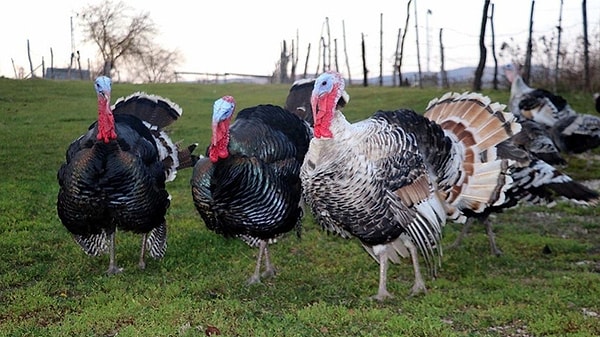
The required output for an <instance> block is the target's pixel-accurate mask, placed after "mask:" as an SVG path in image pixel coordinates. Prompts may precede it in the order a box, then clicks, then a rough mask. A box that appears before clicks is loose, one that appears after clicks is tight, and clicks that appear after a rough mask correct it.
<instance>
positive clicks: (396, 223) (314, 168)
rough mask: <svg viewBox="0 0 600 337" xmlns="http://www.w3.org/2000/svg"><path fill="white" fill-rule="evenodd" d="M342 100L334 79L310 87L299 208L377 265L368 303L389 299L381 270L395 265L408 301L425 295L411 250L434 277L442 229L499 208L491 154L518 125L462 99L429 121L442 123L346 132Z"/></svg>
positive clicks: (451, 100) (357, 127)
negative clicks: (405, 276)
mask: <svg viewBox="0 0 600 337" xmlns="http://www.w3.org/2000/svg"><path fill="white" fill-rule="evenodd" d="M343 90H344V80H343V78H342V77H341V75H340V74H339V73H336V72H326V73H324V74H322V75H321V76H319V77H318V78H317V79H316V81H315V87H314V89H313V92H312V98H311V100H312V110H313V114H314V120H315V125H314V138H313V139H312V140H311V143H310V148H309V151H308V153H307V154H306V158H305V160H304V164H303V165H302V170H301V173H300V176H301V179H302V187H303V195H304V199H305V201H306V203H307V205H309V206H310V208H311V211H312V213H313V215H314V216H315V219H316V220H317V222H318V223H319V224H320V225H321V226H322V227H323V229H325V230H327V231H329V232H333V233H337V234H339V235H341V236H342V237H345V238H349V237H356V238H358V239H359V240H360V242H361V243H362V245H363V247H364V248H365V249H366V250H367V252H369V253H370V255H371V256H372V257H373V258H374V259H375V260H376V261H377V262H378V263H379V266H380V271H379V276H380V277H379V290H378V292H377V294H376V295H375V296H374V298H375V299H377V300H384V299H385V298H388V297H391V294H390V293H389V292H388V290H387V276H386V275H387V268H388V260H389V261H392V262H399V260H400V257H409V256H410V257H411V258H412V262H413V268H414V273H415V283H414V286H413V288H412V293H413V294H416V293H419V292H424V291H426V288H425V284H424V281H423V278H422V276H421V273H420V268H419V262H418V252H417V249H418V251H419V252H420V254H421V255H422V256H423V258H424V259H425V262H426V263H427V266H428V267H429V270H430V272H431V274H433V275H435V272H436V268H437V266H439V264H440V263H441V255H442V251H441V246H440V241H441V236H442V227H443V226H444V224H445V223H446V220H447V219H456V220H459V219H465V218H464V215H463V212H464V210H465V209H472V210H475V211H482V210H484V209H485V208H486V207H488V206H489V205H495V204H499V203H503V202H504V191H505V190H506V189H507V188H508V187H510V179H509V178H506V170H507V168H508V165H509V162H508V161H507V160H497V159H495V158H496V156H495V151H496V145H497V144H499V143H500V142H502V141H504V140H506V139H507V138H509V137H510V136H512V135H513V133H514V132H516V131H518V130H519V125H518V124H517V123H514V122H513V120H514V117H513V116H512V115H511V114H508V113H503V112H502V111H501V110H499V107H500V105H499V104H492V103H490V101H489V99H487V98H484V97H482V96H481V95H478V94H469V93H465V94H462V95H459V94H447V95H445V96H444V97H442V98H441V99H439V100H436V101H435V103H434V107H432V108H430V111H429V113H430V118H432V119H435V120H438V121H439V123H434V122H432V121H431V120H428V119H426V118H425V117H423V116H421V115H419V114H417V113H415V112H414V111H412V110H404V109H403V110H396V111H378V112H376V113H375V114H374V115H373V116H372V117H371V118H368V119H366V120H363V121H360V122H356V123H349V122H348V121H347V120H346V118H345V117H344V115H343V114H342V112H341V111H339V110H338V109H336V102H337V101H338V100H339V98H340V97H341V95H342V92H343ZM438 117H439V118H438Z"/></svg>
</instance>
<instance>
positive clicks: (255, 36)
mask: <svg viewBox="0 0 600 337" xmlns="http://www.w3.org/2000/svg"><path fill="white" fill-rule="evenodd" d="M415 1H416V4H417V12H418V15H417V16H416V18H417V22H416V24H415V12H414V4H415ZM123 2H125V3H126V4H127V5H128V6H129V7H131V8H132V10H133V12H134V13H138V12H142V11H144V12H149V13H150V17H151V19H152V20H153V21H154V23H155V24H156V25H157V27H158V30H159V33H158V35H157V37H156V42H157V43H159V44H160V45H161V46H162V47H164V48H166V49H177V50H179V51H180V53H181V54H182V55H183V62H182V64H181V65H179V66H177V67H176V70H177V71H185V72H199V73H242V74H256V75H271V74H272V73H273V71H274V69H275V66H276V63H277V61H278V58H279V54H280V51H281V45H282V42H283V41H284V40H286V41H287V44H288V48H289V47H291V42H292V40H295V41H296V42H295V43H296V44H297V45H298V46H299V62H298V70H297V73H302V72H303V71H304V63H305V60H306V57H307V53H308V52H307V50H308V45H309V43H310V45H311V49H310V54H309V61H308V64H309V65H308V73H309V74H314V73H315V72H316V71H317V64H318V59H317V54H318V48H319V41H320V37H321V36H322V35H323V36H327V35H326V31H325V30H324V28H325V25H324V23H325V22H326V21H327V22H329V28H330V34H331V40H332V41H331V43H332V45H333V44H334V40H337V46H338V60H339V66H340V70H341V71H342V72H343V73H348V69H347V67H346V61H345V58H344V52H343V50H344V35H343V29H344V28H345V33H346V34H345V36H346V40H345V46H346V50H347V53H348V55H349V61H348V63H349V65H350V71H349V72H350V73H351V76H352V77H355V78H356V77H360V76H361V73H362V58H361V36H363V35H364V38H365V45H366V59H367V68H368V69H369V71H370V76H378V75H379V71H380V65H379V64H380V62H379V58H380V56H379V55H380V48H381V50H382V51H383V52H382V55H383V62H382V64H383V65H382V67H383V73H384V75H385V74H390V73H391V72H392V65H393V63H394V52H395V50H396V45H397V40H398V30H399V29H402V30H403V29H404V25H405V20H406V14H407V13H406V4H407V0H402V1H391V0H369V1H361V0H357V1H347V0H341V1H340V0H329V1H323V0H302V1H274V0H269V1H266V0H220V1H189V0H169V1H154V0H150V1H148V0H123ZM90 3H92V4H97V3H99V1H97V0H90V1H71V0H69V1H67V0H53V1H43V2H41V1H34V0H20V1H13V2H11V6H10V9H8V10H7V9H3V10H2V12H1V13H0V31H1V32H2V33H1V34H0V45H1V46H2V47H1V48H0V76H5V77H10V78H14V77H15V69H17V72H18V69H19V68H23V69H24V71H25V73H29V61H28V57H27V41H28V40H29V45H30V49H31V57H32V63H33V64H34V67H37V66H38V65H40V64H41V63H42V58H43V59H44V60H45V64H46V67H48V66H49V64H50V49H52V51H53V55H54V65H55V66H56V67H67V66H68V64H69V60H70V54H71V51H72V49H74V50H79V51H80V52H81V56H82V66H83V67H84V68H85V67H86V64H87V60H94V59H96V58H97V49H96V48H95V47H94V46H93V45H92V44H89V43H85V42H84V41H83V34H82V31H81V28H80V27H79V26H78V22H79V21H78V12H79V11H81V9H82V8H83V7H84V6H85V5H86V4H90ZM492 3H494V31H495V35H496V46H497V47H498V46H500V45H501V43H502V42H509V43H511V42H512V43H513V44H516V45H518V46H519V47H520V48H521V49H522V50H525V48H526V41H527V35H528V29H529V15H530V9H531V1H525V0H495V1H492ZM581 3H582V2H581V0H564V5H563V16H562V26H563V29H564V35H563V41H562V43H563V45H566V44H568V43H573V40H574V39H575V37H576V36H578V35H582V31H583V28H582V22H583V19H582V14H581ZM483 4H484V0H461V1H448V0H413V2H412V4H411V8H410V13H409V14H410V21H409V25H408V31H407V36H406V41H405V46H404V48H405V53H404V59H403V68H402V69H403V71H405V72H408V71H416V70H417V69H418V66H417V65H418V62H417V44H416V38H415V31H416V29H415V26H416V27H418V34H419V41H420V43H419V54H420V60H421V69H422V71H427V70H431V71H438V70H439V69H440V47H439V31H440V28H443V38H442V40H443V44H444V47H445V48H444V54H445V68H446V70H449V69H454V68H459V67H465V66H476V65H477V62H478V59H479V47H478V39H479V29H480V25H481V15H482V9H483ZM559 8H560V0H537V1H535V11H534V18H533V21H534V23H533V31H534V38H535V37H539V36H542V35H545V36H551V34H552V33H554V34H556V31H557V29H556V25H557V22H558V18H559ZM587 9H588V26H589V28H588V29H589V34H590V38H593V37H594V36H595V38H596V39H598V38H599V37H598V32H599V31H600V1H599V0H588V1H587ZM428 10H429V11H428ZM428 13H429V14H428ZM71 22H73V25H71ZM380 25H382V27H383V36H382V37H380ZM72 26H73V29H71V27H72ZM487 32H488V34H487V35H488V38H487V45H488V46H490V44H491V38H489V36H491V34H490V25H489V22H488V28H487ZM594 34H595V35H594ZM380 40H381V42H382V46H381V47H380ZM509 61H510V60H509V59H507V57H506V56H505V57H504V59H500V60H499V62H501V63H505V62H509ZM13 62H14V67H13ZM332 62H333V61H332ZM487 64H488V65H492V64H493V61H492V58H491V56H488V61H487ZM37 74H38V76H40V75H41V70H38V71H37ZM346 75H348V74H346Z"/></svg>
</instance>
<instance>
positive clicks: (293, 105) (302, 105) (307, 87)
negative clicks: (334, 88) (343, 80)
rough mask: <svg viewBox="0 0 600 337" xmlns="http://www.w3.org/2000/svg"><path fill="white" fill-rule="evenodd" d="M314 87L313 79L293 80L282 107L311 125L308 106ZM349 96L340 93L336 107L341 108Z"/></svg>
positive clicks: (311, 119)
mask: <svg viewBox="0 0 600 337" xmlns="http://www.w3.org/2000/svg"><path fill="white" fill-rule="evenodd" d="M314 87H315V79H314V78H308V79H300V80H297V81H295V82H294V83H293V84H292V86H291V87H290V91H289V93H288V96H287V97H286V100H285V105H284V109H286V110H288V111H290V112H292V113H294V114H296V115H297V116H298V117H300V118H302V119H303V120H305V121H306V122H307V123H308V124H309V125H310V126H311V127H312V126H313V124H314V121H313V113H312V107H311V106H310V95H311V93H312V90H313V88H314ZM349 100H350V96H349V95H348V93H347V92H345V91H344V92H343V93H342V97H340V99H339V101H338V102H337V104H338V107H337V108H338V109H342V108H343V107H344V106H346V104H347V103H348V102H349Z"/></svg>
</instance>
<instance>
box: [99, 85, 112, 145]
mask: <svg viewBox="0 0 600 337" xmlns="http://www.w3.org/2000/svg"><path fill="white" fill-rule="evenodd" d="M109 102H110V95H98V136H97V137H98V140H101V141H103V142H104V143H109V142H110V141H111V140H114V139H117V134H116V132H115V118H114V116H113V113H112V111H111V110H110V106H109Z"/></svg>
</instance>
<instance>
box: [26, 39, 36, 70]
mask: <svg viewBox="0 0 600 337" xmlns="http://www.w3.org/2000/svg"><path fill="white" fill-rule="evenodd" d="M27 58H29V70H30V71H31V77H32V78H33V77H35V74H34V73H33V63H32V62H31V49H30V48H29V39H27Z"/></svg>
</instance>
